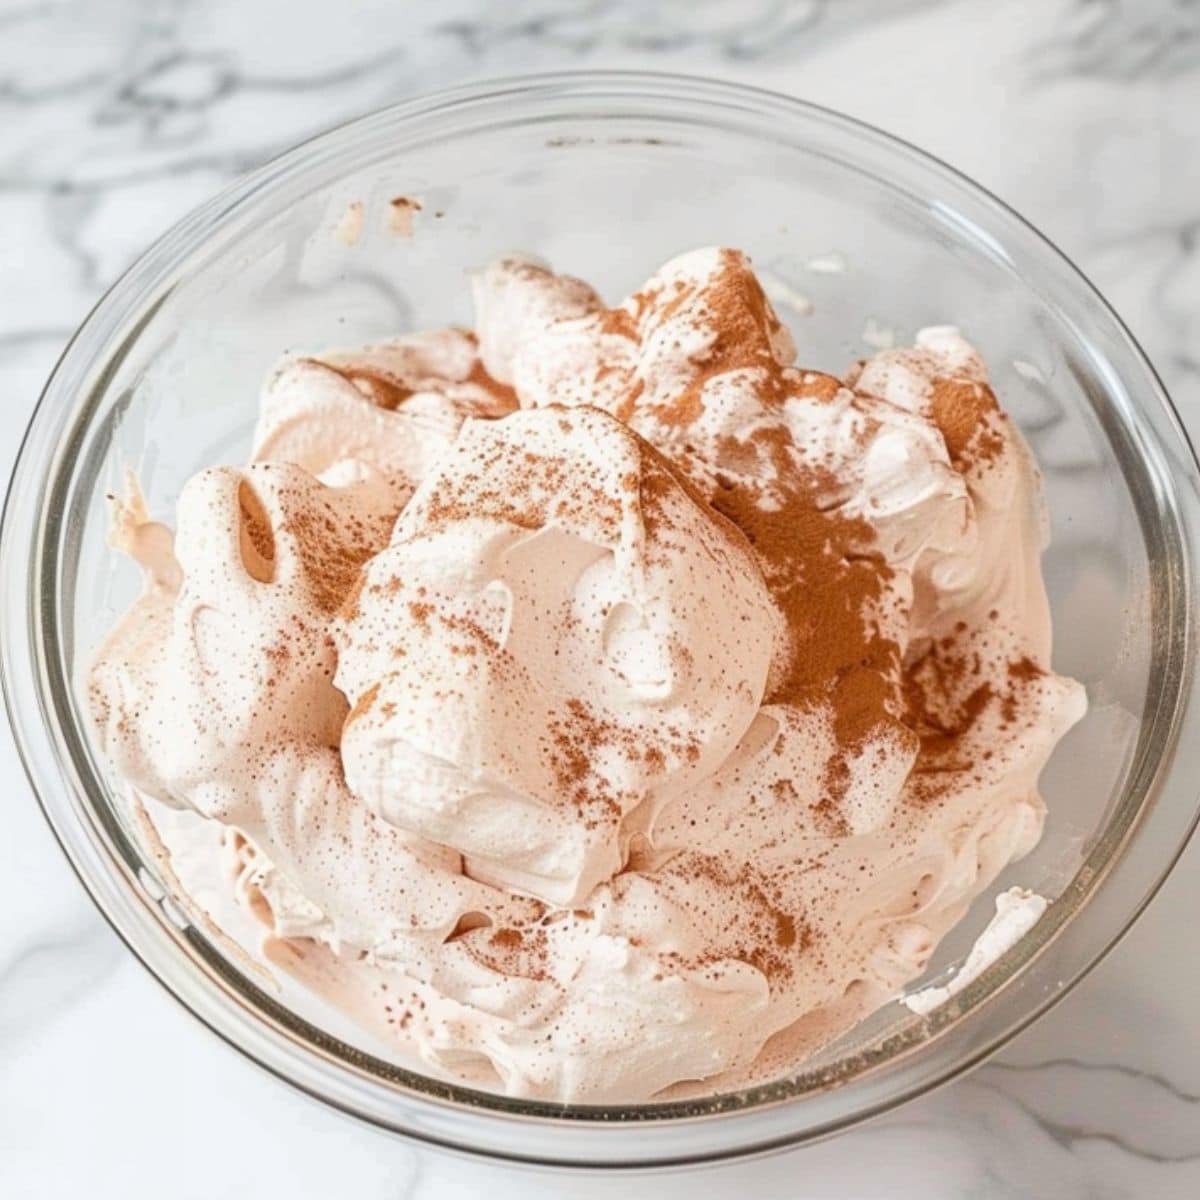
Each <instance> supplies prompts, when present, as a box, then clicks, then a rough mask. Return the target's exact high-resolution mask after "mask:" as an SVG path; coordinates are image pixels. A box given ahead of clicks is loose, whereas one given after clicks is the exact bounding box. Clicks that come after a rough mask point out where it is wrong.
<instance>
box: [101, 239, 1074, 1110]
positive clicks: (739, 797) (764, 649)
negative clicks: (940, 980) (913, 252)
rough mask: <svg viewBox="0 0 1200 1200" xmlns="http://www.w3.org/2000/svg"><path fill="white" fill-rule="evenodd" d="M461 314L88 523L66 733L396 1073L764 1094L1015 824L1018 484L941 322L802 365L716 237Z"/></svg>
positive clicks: (1022, 840) (1030, 803)
mask: <svg viewBox="0 0 1200 1200" xmlns="http://www.w3.org/2000/svg"><path fill="white" fill-rule="evenodd" d="M474 292H475V303H476V329H475V332H474V333H466V332H463V331H458V330H443V331H439V332H435V333H429V334H420V335H413V336H409V337H404V338H398V339H396V340H395V341H393V342H389V343H385V344H382V345H377V346H371V347H367V348H364V349H362V350H359V351H355V352H353V353H345V354H343V353H336V354H333V353H331V354H322V355H319V356H313V357H305V358H297V359H293V360H290V361H288V362H286V363H284V364H283V365H282V366H281V367H280V368H279V369H278V370H277V371H276V372H275V373H274V375H272V377H271V378H270V380H269V381H268V383H267V385H266V388H265V390H264V394H263V398H262V404H261V416H260V420H259V426H258V431H257V434H256V439H255V447H254V451H253V454H252V460H251V463H250V464H249V465H248V466H246V467H242V468H235V467H214V468H212V469H210V470H208V471H204V472H202V473H201V474H200V475H199V476H198V477H197V478H196V479H194V480H193V481H191V482H190V483H189V484H188V486H187V487H186V488H185V489H184V491H183V493H182V495H181V497H180V500H179V505H178V509H177V512H176V521H175V524H176V532H175V534H174V535H173V536H172V534H171V532H170V531H169V530H168V529H167V528H166V527H165V526H164V525H161V524H156V523H154V522H153V521H152V520H151V519H150V517H149V514H148V513H147V511H146V508H145V505H144V502H143V501H142V499H141V497H140V495H139V494H138V493H137V491H136V487H132V486H131V489H130V491H129V493H128V495H127V496H126V497H125V498H124V499H123V500H119V501H116V502H115V504H114V520H113V542H114V544H115V545H116V546H118V547H119V548H120V549H122V550H123V551H125V552H127V553H129V554H130V555H132V556H133V557H134V558H135V559H136V560H137V561H138V562H140V563H141V564H142V566H143V569H144V574H145V590H144V594H143V596H142V597H141V599H140V600H139V601H138V602H137V603H136V604H135V605H134V607H133V609H132V610H131V611H130V612H129V613H128V614H127V615H126V616H125V617H124V618H123V619H122V620H121V622H120V623H119V624H118V625H117V627H116V628H115V629H114V631H113V633H112V634H111V636H110V637H109V639H108V641H107V642H106V644H105V645H104V646H103V647H102V648H101V649H100V652H99V654H98V656H97V658H96V662H95V664H94V666H93V668H92V671H91V674H90V677H89V680H88V687H89V697H90V701H91V709H92V713H93V716H94V722H95V727H96V733H97V737H98V740H99V741H100V743H101V745H102V747H103V749H104V751H105V753H106V754H107V755H108V756H109V758H110V759H111V761H112V762H113V764H114V767H115V769H116V771H117V772H118V774H119V775H120V777H121V778H122V779H123V781H124V782H125V784H126V785H127V787H128V789H129V790H130V794H131V797H132V798H133V801H134V803H135V804H137V805H145V806H146V807H147V809H148V810H149V811H150V812H152V813H153V812H154V811H158V812H160V813H161V812H163V811H164V809H163V806H170V807H173V808H176V809H182V810H185V811H187V812H190V813H194V814H197V816H196V817H194V818H192V819H191V821H190V823H189V822H182V823H181V822H174V823H172V822H166V821H163V822H161V823H160V833H161V834H162V838H163V841H164V842H166V843H167V845H168V849H170V850H173V851H174V852H176V853H177V854H179V855H180V856H181V858H182V857H183V856H185V854H186V855H190V857H191V858H192V859H194V858H195V857H196V856H197V854H198V853H199V851H198V850H197V845H198V843H196V844H193V845H192V846H191V847H190V849H189V848H188V847H187V846H184V845H183V844H182V842H183V840H184V839H183V835H182V834H179V833H177V832H171V831H177V830H179V829H184V828H191V829H194V828H196V827H197V822H199V821H200V818H203V821H202V822H200V825H199V827H200V828H203V829H206V830H208V831H210V832H213V831H215V834H216V837H215V839H214V838H212V837H209V838H208V840H207V841H205V842H204V846H205V847H206V849H205V850H204V853H205V854H206V855H207V856H208V857H209V858H216V857H217V856H218V852H217V849H216V846H217V843H218V842H219V844H220V846H221V849H220V854H219V857H220V862H221V864H222V866H221V870H222V871H223V872H224V874H223V876H222V877H223V878H224V879H225V880H226V881H227V882H226V888H227V892H228V895H229V896H230V897H236V898H237V901H238V903H240V905H241V906H242V907H243V908H244V909H245V910H246V911H248V912H250V913H253V914H254V915H255V916H256V917H257V918H258V919H259V920H260V921H261V922H262V925H263V929H264V942H263V947H262V950H263V953H264V954H265V957H266V958H267V960H268V961H270V962H271V963H274V964H276V965H278V966H280V967H282V968H284V969H286V970H287V971H289V972H290V973H291V974H293V975H295V976H297V977H298V978H300V979H302V980H304V981H305V982H306V983H308V984H309V985H310V986H311V987H312V988H314V989H315V990H317V991H318V992H320V993H322V994H324V995H325V996H326V997H328V998H329V999H331V1000H332V1001H333V1002H334V1003H336V1004H337V1005H339V1006H340V1007H341V1008H342V1009H344V1010H345V1011H346V1012H348V1013H351V1014H353V1016H354V1017H355V1018H356V1019H357V1020H358V1021H360V1022H361V1023H362V1024H363V1026H364V1027H366V1028H369V1029H371V1030H372V1031H373V1032H375V1033H376V1034H377V1035H378V1036H379V1037H380V1038H382V1039H384V1040H385V1041H386V1043H387V1044H389V1045H391V1046H394V1047H395V1050H396V1053H397V1054H415V1055H417V1056H419V1058H420V1059H421V1060H422V1061H423V1062H424V1063H425V1064H427V1065H428V1066H429V1068H430V1069H432V1070H434V1071H436V1072H438V1073H439V1074H442V1075H444V1076H447V1077H450V1078H455V1079H460V1080H463V1081H466V1082H470V1083H472V1084H474V1085H476V1086H483V1087H489V1088H493V1089H497V1090H501V1091H505V1092H507V1093H509V1094H511V1095H518V1096H528V1097H537V1098H544V1099H550V1100H556V1101H564V1102H565V1101H578V1102H591V1103H601V1102H622V1103H627V1102H634V1101H640V1100H645V1099H649V1098H651V1097H664V1096H672V1095H683V1094H694V1093H696V1092H698V1091H699V1092H704V1091H715V1090H719V1089H721V1088H725V1087H731V1086H736V1085H738V1084H741V1083H744V1082H745V1081H747V1080H748V1079H752V1078H765V1077H770V1076H772V1075H777V1074H779V1073H781V1072H783V1071H786V1070H788V1069H789V1068H792V1067H794V1066H795V1064H796V1063H797V1062H798V1061H800V1060H801V1059H802V1058H803V1057H804V1056H805V1055H807V1054H809V1053H811V1052H813V1051H814V1050H815V1049H817V1048H818V1047H820V1046H821V1045H823V1044H825V1043H826V1042H828V1041H829V1040H830V1039H832V1038H834V1037H836V1036H837V1035H838V1034H840V1033H842V1032H844V1031H845V1030H846V1029H847V1028H849V1027H850V1026H851V1025H852V1024H854V1023H855V1022H856V1021H857V1020H859V1019H861V1018H862V1017H864V1016H865V1015H867V1014H868V1013H870V1012H871V1011H873V1010H874V1009H876V1008H878V1007H879V1006H880V1005H882V1004H884V1003H886V1002H887V1001H889V1000H891V999H894V998H895V997H897V996H898V995H900V994H901V993H902V992H903V991H904V989H905V988H906V986H907V985H908V984H909V983H911V982H912V981H913V980H914V979H916V978H917V977H918V976H919V975H920V974H921V972H922V971H923V969H924V967H925V964H926V962H927V961H928V959H929V957H930V955H931V954H932V952H933V949H934V948H935V946H936V945H937V943H938V941H939V940H940V939H941V937H942V936H943V935H944V934H945V933H946V931H947V930H948V929H950V928H951V927H952V926H953V925H954V924H955V923H956V922H957V921H958V920H959V919H960V918H961V917H962V915H963V913H964V912H965V911H966V909H967V908H968V906H969V905H970V904H971V902H972V900H973V899H974V898H975V897H976V896H978V895H979V894H980V893H981V892H982V891H984V890H985V889H986V888H987V887H988V886H989V884H990V883H991V882H992V881H993V880H994V879H995V878H996V876H997V875H998V874H999V872H1000V871H1002V870H1003V868H1004V867H1005V866H1006V865H1007V864H1008V863H1009V862H1011V861H1012V860H1013V859H1014V858H1016V857H1019V856H1020V855H1021V854H1023V853H1026V852H1027V851H1028V850H1029V849H1030V848H1031V847H1032V846H1033V845H1034V844H1035V843H1036V841H1037V839H1038V837H1039V835H1040V831H1041V827H1042V822H1043V819H1044V809H1043V805H1042V802H1041V800H1040V798H1039V796H1038V792H1037V777H1038V774H1039V772H1040V770H1041V767H1042V766H1043V764H1044V763H1045V761H1046V759H1047V757H1048V756H1049V754H1050V753H1051V751H1052V750H1053V748H1054V746H1055V744H1056V743H1057V741H1058V740H1059V738H1060V737H1061V736H1062V735H1063V734H1064V733H1065V732H1066V730H1067V729H1068V728H1069V727H1070V726H1071V725H1072V724H1073V723H1074V722H1075V721H1076V720H1078V719H1079V717H1080V716H1081V715H1082V713H1083V711H1084V706H1085V700H1084V695H1083V691H1082V689H1081V688H1080V687H1079V685H1078V684H1076V683H1074V682H1072V681H1070V680H1067V679H1064V678H1062V677H1060V676H1057V675H1055V674H1054V673H1053V672H1052V670H1051V668H1050V658H1049V656H1050V620H1049V611H1048V606H1047V602H1046V597H1045V592H1044V588H1043V586H1042V580H1041V573H1040V566H1039V556H1040V553H1041V550H1042V548H1043V547H1044V544H1045V537H1046V534H1045V521H1044V519H1043V513H1042V501H1041V494H1040V488H1039V484H1038V475H1037V471H1036V468H1035V465H1034V463H1033V461H1032V459H1031V457H1030V455H1029V453H1028V451H1027V449H1026V448H1025V446H1024V443H1023V441H1022V440H1021V438H1020V435H1019V434H1018V433H1017V431H1016V429H1015V428H1014V427H1013V425H1012V424H1011V422H1010V421H1009V420H1008V418H1007V417H1006V416H1005V415H1004V413H1003V411H1002V410H1001V408H1000V407H999V405H998V403H997V401H996V398H995V396H994V394H993V392H992V390H991V387H990V385H989V383H988V378H987V373H986V369H985V367H984V364H983V362H982V360H981V359H980V357H979V355H978V354H977V353H976V351H975V350H974V349H973V348H972V347H971V346H970V345H969V344H968V343H967V342H966V341H965V340H964V339H963V338H962V336H961V335H960V334H959V333H958V332H957V331H956V330H954V329H952V328H950V327H939V328H933V329H928V330H924V331H922V332H921V333H920V334H919V335H918V337H917V339H916V344H915V345H914V346H913V347H910V348H905V349H886V350H883V351H881V352H880V353H877V354H875V355H874V356H873V357H871V358H869V359H868V360H866V361H865V362H863V363H859V364H856V365H855V366H854V367H853V368H852V369H851V370H850V371H849V372H848V373H847V374H846V376H845V377H844V378H841V379H839V378H836V377H833V376H830V375H827V374H824V373H822V372H817V371H811V370H806V369H804V368H803V367H801V366H799V365H798V364H797V361H796V359H797V354H796V349H795V346H794V344H793V342H792V339H791V337H790V335H789V333H788V331H787V330H786V328H785V327H784V326H783V324H782V323H781V322H780V321H779V319H778V317H777V316H776V314H775V313H774V311H773V309H772V308H771V305H770V303H769V302H768V300H767V299H766V297H765V295H764V294H763V291H762V288H761V287H760V286H759V284H758V281H757V279H756V278H755V276H754V274H753V272H752V271H751V269H750V266H749V263H748V262H747V260H746V259H745V258H744V256H742V255H741V254H739V253H738V252H736V251H733V250H728V249H705V250H698V251H694V252H691V253H689V254H685V255H682V256H680V257H679V258H677V259H674V260H672V261H671V262H669V263H668V264H666V265H665V266H664V267H663V268H662V269H661V270H660V271H658V272H657V273H656V274H655V275H654V276H652V277H651V279H650V280H649V281H648V282H647V283H646V284H645V285H644V286H643V287H642V288H640V289H639V290H638V291H637V292H635V293H633V294H632V295H631V296H630V297H629V298H628V299H626V300H625V301H623V302H622V303H621V304H619V305H618V306H616V307H615V308H610V307H608V306H606V304H605V303H604V301H603V300H602V299H601V298H600V297H599V296H598V295H597V293H596V292H595V291H594V290H593V289H592V288H590V287H589V286H588V285H587V284H585V283H583V282H581V281H579V280H576V279H573V278H570V277H568V276H561V275H556V274H555V273H554V272H553V271H552V270H551V269H550V268H549V267H548V266H546V265H545V264H543V263H541V262H539V261H537V260H534V259H531V258H527V257H509V258H506V259H502V260H500V261H498V262H496V263H494V264H493V265H492V266H490V267H488V268H487V269H486V270H484V271H482V272H480V273H479V274H478V276H477V277H476V278H475V280H474ZM172 838H174V839H175V842H176V845H175V846H172V845H171V841H172ZM1021 912H1022V913H1025V914H1029V913H1032V912H1034V906H1029V905H1026V906H1024V907H1023V908H1022V909H1021ZM1015 919H1016V918H1014V920H1015ZM1034 919H1036V914H1035V917H1034ZM1030 923H1031V921H1029V920H1026V919H1024V918H1022V920H1021V921H1019V922H1018V924H1016V925H1014V924H1013V923H1012V922H1009V927H1010V928H1013V929H1018V926H1019V929H1018V932H1023V931H1024V930H1025V929H1026V928H1027V927H1028V925H1029V924H1030ZM997 936H998V935H997ZM1006 936H1007V935H1006ZM1013 936H1016V935H1015V934H1014V935H1013ZM993 941H995V939H993ZM990 953H991V951H990V950H989V954H990ZM970 970H974V966H973V965H972V966H971V968H970ZM969 974H970V971H969V970H968V969H967V968H964V970H963V972H961V973H960V978H963V979H965V978H967V977H968V976H969ZM957 982H958V980H955V983H956V984H957ZM947 994H948V993H947ZM918 995H924V993H918ZM929 995H930V996H932V995H933V993H929ZM938 996H939V997H940V993H938ZM908 1002H909V1003H916V1004H918V1005H919V1004H921V1003H923V1001H921V1000H918V999H917V997H915V996H910V997H908Z"/></svg>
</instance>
